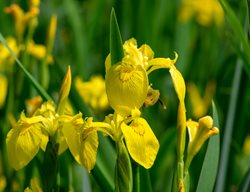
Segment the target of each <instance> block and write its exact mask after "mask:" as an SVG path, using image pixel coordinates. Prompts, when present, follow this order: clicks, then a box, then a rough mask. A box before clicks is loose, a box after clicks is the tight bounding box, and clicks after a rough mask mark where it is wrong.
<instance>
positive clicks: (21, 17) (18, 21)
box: [5, 3, 39, 40]
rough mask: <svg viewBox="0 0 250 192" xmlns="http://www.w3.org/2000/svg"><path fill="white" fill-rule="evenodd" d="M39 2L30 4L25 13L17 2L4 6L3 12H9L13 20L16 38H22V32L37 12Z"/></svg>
mask: <svg viewBox="0 0 250 192" xmlns="http://www.w3.org/2000/svg"><path fill="white" fill-rule="evenodd" d="M38 6H39V4H35V5H34V4H32V3H31V4H30V9H29V11H28V12H27V13H25V12H24V11H23V9H22V8H21V7H20V6H19V5H18V4H15V3H14V4H12V5H11V6H9V7H6V8H5V12H6V13H8V14H11V15H12V16H13V17H14V20H15V30H16V36H17V38H18V40H21V39H22V38H23V34H24V32H25V29H26V27H27V25H28V24H29V22H30V21H31V20H32V19H33V18H35V17H36V16H37V15H38V14H39V8H38Z"/></svg>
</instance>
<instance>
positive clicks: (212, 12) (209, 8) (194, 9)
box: [179, 0, 224, 26]
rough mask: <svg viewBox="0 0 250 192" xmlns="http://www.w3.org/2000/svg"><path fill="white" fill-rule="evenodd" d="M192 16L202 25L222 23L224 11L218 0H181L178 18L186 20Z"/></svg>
mask: <svg viewBox="0 0 250 192" xmlns="http://www.w3.org/2000/svg"><path fill="white" fill-rule="evenodd" d="M192 17H194V18H195V19H196V20H197V22H198V23H199V24H200V25H202V26H210V25H211V24H213V23H215V24H217V25H219V26H220V25H222V24H223V22H224V12H223V9H222V7H221V5H220V3H219V1H218V0H182V4H181V9H180V14H179V18H180V20H181V21H187V20H189V19H191V18H192Z"/></svg>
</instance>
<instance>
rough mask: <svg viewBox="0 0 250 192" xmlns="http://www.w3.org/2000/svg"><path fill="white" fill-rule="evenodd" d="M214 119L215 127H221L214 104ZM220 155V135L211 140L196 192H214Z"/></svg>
mask: <svg viewBox="0 0 250 192" xmlns="http://www.w3.org/2000/svg"><path fill="white" fill-rule="evenodd" d="M213 119H214V126H215V127H219V120H218V113H217V109H216V107H215V104H214V103H213ZM219 154H220V137H219V135H215V136H212V137H211V138H210V139H209V142H208V146H207V151H206V155H205V158H204V162H203V165H202V169H201V173H200V178H199V182H198V186H197V189H196V192H211V191H213V188H214V184H215V179H216V175H217V169H218V163H219Z"/></svg>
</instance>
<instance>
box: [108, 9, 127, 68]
mask: <svg viewBox="0 0 250 192" xmlns="http://www.w3.org/2000/svg"><path fill="white" fill-rule="evenodd" d="M110 54H111V65H113V64H116V63H118V62H119V61H121V60H122V58H123V56H124V52H123V45H122V38H121V34H120V30H119V26H118V23H117V19H116V15H115V10H114V8H112V10H111V15H110Z"/></svg>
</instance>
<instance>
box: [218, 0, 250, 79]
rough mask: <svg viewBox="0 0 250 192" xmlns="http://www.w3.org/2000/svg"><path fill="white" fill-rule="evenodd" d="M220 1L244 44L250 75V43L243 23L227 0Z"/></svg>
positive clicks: (229, 21) (244, 64) (236, 35)
mask: <svg viewBox="0 0 250 192" xmlns="http://www.w3.org/2000/svg"><path fill="white" fill-rule="evenodd" d="M220 3H221V5H222V7H223V9H224V11H225V15H226V18H227V20H228V24H229V26H230V27H231V29H232V31H233V32H234V34H235V37H236V38H237V40H238V41H239V42H240V43H241V45H242V49H241V51H242V52H243V54H244V55H245V56H246V57H247V58H248V59H247V61H248V62H244V63H243V66H244V68H245V70H246V71H247V73H248V75H250V45H249V43H248V40H247V37H246V35H245V32H244V28H243V27H242V25H241V23H240V22H239V20H238V18H237V17H236V15H235V14H234V12H233V10H232V9H231V8H230V6H229V5H228V3H227V2H226V1H225V0H220ZM245 28H248V16H247V22H246V24H245Z"/></svg>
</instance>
